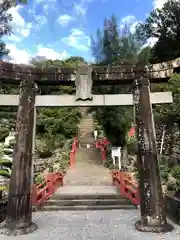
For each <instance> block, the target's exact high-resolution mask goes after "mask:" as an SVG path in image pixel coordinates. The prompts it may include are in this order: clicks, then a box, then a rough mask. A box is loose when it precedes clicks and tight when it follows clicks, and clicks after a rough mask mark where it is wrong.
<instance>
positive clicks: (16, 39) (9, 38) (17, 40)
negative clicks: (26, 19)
mask: <svg viewBox="0 0 180 240" xmlns="http://www.w3.org/2000/svg"><path fill="white" fill-rule="evenodd" d="M7 39H8V40H9V41H12V42H21V40H22V38H20V37H18V36H16V35H14V34H12V35H10V36H8V38H7Z"/></svg>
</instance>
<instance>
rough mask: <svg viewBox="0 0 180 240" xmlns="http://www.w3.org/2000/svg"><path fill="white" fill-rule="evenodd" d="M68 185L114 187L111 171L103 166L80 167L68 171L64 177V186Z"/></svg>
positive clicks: (88, 165) (86, 165)
mask: <svg viewBox="0 0 180 240" xmlns="http://www.w3.org/2000/svg"><path fill="white" fill-rule="evenodd" d="M66 185H71V186H74V185H86V186H87V185H88V186H92V185H95V186H97V185H105V186H108V185H109V186H112V177H111V175H110V173H109V170H108V169H107V168H105V167H103V166H102V165H93V164H91V165H90V164H85V165H78V166H75V167H72V168H70V169H69V170H68V172H67V175H66V176H65V177H64V186H66Z"/></svg>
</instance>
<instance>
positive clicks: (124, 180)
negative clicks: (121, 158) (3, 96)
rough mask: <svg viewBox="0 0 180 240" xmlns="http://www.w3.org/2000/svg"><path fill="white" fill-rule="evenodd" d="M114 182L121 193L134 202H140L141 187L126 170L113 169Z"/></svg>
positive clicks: (136, 203) (137, 203) (135, 203)
mask: <svg viewBox="0 0 180 240" xmlns="http://www.w3.org/2000/svg"><path fill="white" fill-rule="evenodd" d="M112 179H113V184H115V185H116V186H117V187H118V188H119V190H120V194H121V195H123V196H125V197H127V198H128V199H129V200H130V201H131V202H132V204H134V205H139V204H140V196H139V187H138V184H137V183H136V182H134V181H133V179H132V177H131V176H130V175H129V174H128V173H126V172H120V171H112Z"/></svg>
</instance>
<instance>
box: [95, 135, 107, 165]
mask: <svg viewBox="0 0 180 240" xmlns="http://www.w3.org/2000/svg"><path fill="white" fill-rule="evenodd" d="M109 144H110V142H109V140H108V139H107V138H103V139H100V140H97V141H96V148H99V149H100V151H101V158H102V161H105V160H106V157H107V153H106V147H107V146H108V145H109Z"/></svg>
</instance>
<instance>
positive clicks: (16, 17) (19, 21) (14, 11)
mask: <svg viewBox="0 0 180 240" xmlns="http://www.w3.org/2000/svg"><path fill="white" fill-rule="evenodd" d="M20 9H21V7H20V6H16V7H12V8H10V9H9V10H8V13H10V14H11V15H12V17H13V20H12V22H11V24H12V25H13V26H16V27H24V26H25V20H24V18H23V17H22V16H21V14H20V13H19V10H20Z"/></svg>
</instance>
